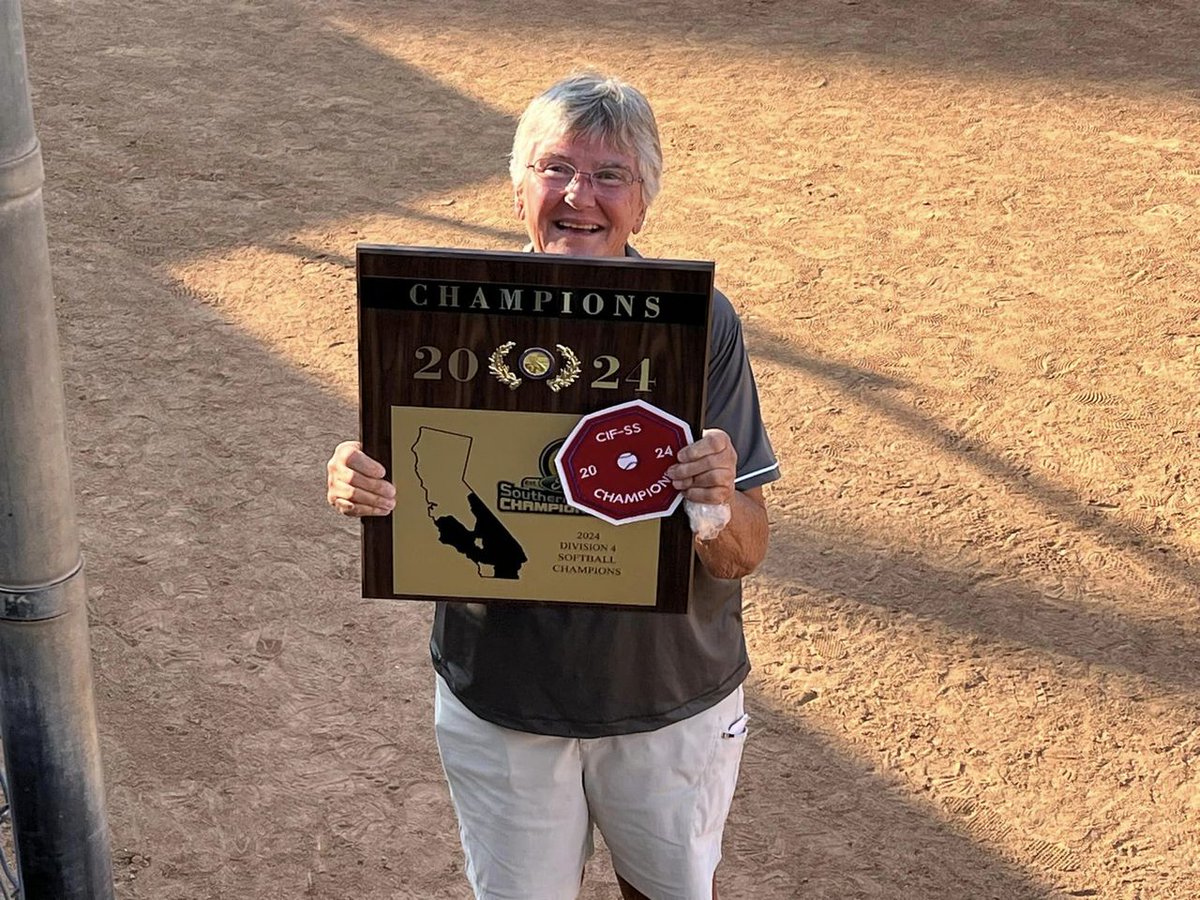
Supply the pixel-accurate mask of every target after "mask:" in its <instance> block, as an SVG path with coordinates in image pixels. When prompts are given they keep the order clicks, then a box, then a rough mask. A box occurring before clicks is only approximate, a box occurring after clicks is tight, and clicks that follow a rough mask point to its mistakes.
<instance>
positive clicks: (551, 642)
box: [430, 291, 779, 738]
mask: <svg viewBox="0 0 1200 900" xmlns="http://www.w3.org/2000/svg"><path fill="white" fill-rule="evenodd" d="M708 366H709V370H708V371H709V375H708V378H709V381H708V406H707V409H706V411H705V413H706V414H705V420H704V423H705V427H707V428H720V429H722V430H723V431H725V432H727V433H728V434H729V435H730V437H731V438H732V439H733V443H734V446H735V447H736V448H737V453H738V472H737V487H738V489H739V490H746V489H748V488H752V487H756V486H758V485H761V484H766V483H767V482H769V481H774V480H775V479H776V478H778V477H779V465H778V463H777V462H776V460H775V454H774V452H773V451H772V450H771V444H770V441H769V440H768V439H767V434H766V431H765V429H764V428H763V423H762V419H761V416H760V413H759V405H758V391H757V389H756V388H755V385H754V375H753V373H752V372H751V370H750V360H749V358H748V357H747V355H746V348H745V345H744V344H743V341H742V326H741V322H740V321H739V320H738V317H737V313H736V312H734V310H733V306H732V305H731V304H730V302H729V300H728V299H727V298H726V297H725V295H724V294H722V293H720V292H719V291H717V292H715V293H714V297H713V323H712V342H711V345H710V356H709V360H708ZM430 650H431V653H432V655H433V665H434V668H435V669H436V670H437V672H438V674H440V675H441V676H442V678H444V679H445V680H446V683H447V684H448V685H449V687H450V690H451V691H453V692H454V695H455V696H456V697H458V699H459V700H461V701H462V703H463V705H464V706H466V707H467V708H468V709H470V710H471V711H472V712H474V713H475V715H477V716H479V717H480V718H481V719H486V720H487V721H489V722H494V723H496V724H497V725H502V726H504V727H506V728H513V729H516V730H518V731H528V732H534V733H536V734H549V735H560V736H563V737H580V738H588V737H603V736H607V735H614V734H632V733H635V732H640V731H652V730H654V729H656V728H661V727H663V726H664V725H670V724H671V723H672V722H678V721H680V720H682V719H686V718H687V717H689V716H692V715H695V714H696V713H698V712H701V711H702V710H704V709H707V708H708V707H710V706H712V705H714V704H715V703H717V702H718V701H720V700H721V699H722V698H724V697H725V696H726V695H727V694H728V693H729V692H730V691H732V690H733V689H734V688H735V687H737V686H738V685H739V684H741V683H742V681H743V680H744V679H745V677H746V675H747V673H748V672H749V671H750V660H749V658H748V657H747V655H746V641H745V638H744V636H743V634H742V583H741V580H740V579H720V578H713V577H712V576H711V575H709V574H708V572H707V571H706V570H705V568H704V566H703V565H702V564H700V562H699V561H697V563H696V568H695V577H694V580H693V585H692V600H691V604H690V607H689V611H688V613H687V614H686V615H673V614H668V613H652V612H622V611H619V610H600V609H587V608H579V607H558V606H506V605H503V604H481V603H444V602H443V603H438V604H437V612H436V614H435V618H434V625H433V637H432V639H431V641H430Z"/></svg>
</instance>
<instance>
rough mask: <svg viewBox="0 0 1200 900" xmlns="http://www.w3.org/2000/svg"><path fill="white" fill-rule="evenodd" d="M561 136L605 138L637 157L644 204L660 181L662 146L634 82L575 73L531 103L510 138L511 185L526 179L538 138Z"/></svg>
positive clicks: (652, 198)
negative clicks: (511, 141) (632, 83)
mask: <svg viewBox="0 0 1200 900" xmlns="http://www.w3.org/2000/svg"><path fill="white" fill-rule="evenodd" d="M560 135H569V136H571V137H576V136H584V137H593V138H599V139H601V140H603V141H604V142H605V143H608V144H610V145H612V146H613V147H614V148H616V149H617V150H620V151H621V152H623V153H629V154H631V155H632V156H633V157H634V158H635V159H636V160H637V161H638V171H639V174H640V175H641V176H642V178H643V179H644V181H643V182H642V199H643V200H644V201H645V203H646V206H647V207H649V206H650V203H651V202H652V201H653V200H654V198H655V196H657V194H658V188H659V185H660V183H661V181H662V167H663V162H662V145H661V144H660V143H659V140H658V124H657V123H656V122H655V121H654V111H653V110H652V109H651V108H650V102H649V101H648V100H647V99H646V98H645V97H644V96H643V95H642V93H641V92H640V91H639V90H638V89H637V88H635V87H634V86H633V85H631V84H628V83H627V82H625V81H622V80H621V79H620V78H617V77H616V76H614V75H602V74H600V73H599V72H576V73H575V74H573V75H568V76H567V77H566V78H564V79H562V80H561V81H558V82H556V83H555V84H553V85H551V86H550V87H549V88H547V90H546V91H545V93H543V94H541V95H540V96H538V97H535V98H534V99H533V100H532V101H530V103H529V106H527V107H526V108H525V112H523V113H522V114H521V121H520V122H518V123H517V133H516V135H515V136H514V137H513V148H512V157H511V158H510V160H509V173H510V174H511V175H512V183H513V187H518V186H520V184H521V180H522V179H523V178H524V177H525V173H526V171H527V170H526V166H528V165H529V163H531V162H533V160H531V159H529V155H530V154H531V153H532V152H533V147H534V145H535V144H537V143H538V141H542V140H545V139H547V138H553V137H557V136H560Z"/></svg>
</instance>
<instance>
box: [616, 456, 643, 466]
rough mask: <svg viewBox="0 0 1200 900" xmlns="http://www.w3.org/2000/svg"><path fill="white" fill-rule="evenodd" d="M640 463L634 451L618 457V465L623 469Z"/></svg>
mask: <svg viewBox="0 0 1200 900" xmlns="http://www.w3.org/2000/svg"><path fill="white" fill-rule="evenodd" d="M637 464H638V458H637V457H636V456H634V455H633V454H632V453H622V454H621V455H620V456H618V457H617V465H618V466H620V467H621V468H622V469H632V468H633V467H634V466H636V465H637Z"/></svg>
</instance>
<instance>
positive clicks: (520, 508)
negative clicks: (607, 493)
mask: <svg viewBox="0 0 1200 900" xmlns="http://www.w3.org/2000/svg"><path fill="white" fill-rule="evenodd" d="M563 440H565V439H564V438H559V439H558V440H556V441H551V442H550V443H549V444H547V445H546V446H545V447H543V448H542V452H541V453H539V454H538V472H539V474H537V475H529V476H527V477H525V478H522V479H521V483H520V484H517V483H515V482H512V481H501V482H499V483H498V484H497V485H496V508H497V509H498V510H499V511H500V512H510V513H549V514H551V515H562V516H585V515H587V513H585V512H583V511H582V510H578V509H575V508H574V507H573V506H569V505H568V504H567V498H566V496H565V495H564V494H563V490H562V482H561V481H559V478H558V470H557V469H555V468H554V458H555V457H556V456H558V451H559V450H560V449H561V448H562V445H563Z"/></svg>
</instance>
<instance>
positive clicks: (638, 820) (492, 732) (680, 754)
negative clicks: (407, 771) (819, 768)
mask: <svg viewBox="0 0 1200 900" xmlns="http://www.w3.org/2000/svg"><path fill="white" fill-rule="evenodd" d="M661 173H662V151H661V148H660V144H659V138H658V128H657V125H656V124H655V121H654V114H653V112H652V111H651V109H650V106H649V104H648V103H647V102H646V99H645V98H644V97H643V96H642V95H641V94H640V93H639V92H638V91H636V90H635V89H634V88H633V87H631V86H630V85H628V84H626V83H624V82H622V81H620V80H619V79H616V78H612V77H605V76H602V75H597V74H593V73H584V74H579V75H573V76H570V77H568V78H566V79H564V80H562V81H560V82H558V83H557V84H555V85H553V86H552V87H551V88H550V89H549V90H547V91H546V92H545V93H544V94H542V95H541V96H540V97H537V98H536V99H535V100H533V102H532V103H530V105H529V107H528V109H526V111H525V113H524V114H523V115H522V117H521V121H520V123H519V124H518V126H517V132H516V138H515V140H514V141H513V151H512V160H511V174H512V183H513V191H514V197H515V203H516V213H517V216H518V218H520V219H521V220H522V221H523V222H524V223H525V228H526V230H527V232H528V234H529V240H530V244H529V247H528V248H527V249H530V250H533V251H535V252H539V253H563V254H570V255H574V256H622V255H627V256H636V255H637V254H636V252H635V251H634V250H633V249H632V248H631V247H630V246H629V238H630V236H631V235H633V234H637V233H638V232H639V231H640V230H641V228H642V224H643V222H644V220H645V217H646V210H647V208H648V207H649V205H650V203H651V202H652V201H653V199H654V197H655V195H656V194H657V192H658V186H659V179H660V176H661ZM705 415H706V423H707V424H708V425H709V426H710V427H708V428H706V429H705V431H704V434H703V436H702V437H701V438H700V440H698V441H696V442H695V443H693V444H691V445H690V446H688V447H685V448H684V449H682V450H681V451H680V452H679V454H678V457H677V462H676V464H675V465H674V466H673V467H672V468H671V469H669V470H668V474H669V475H670V476H671V478H672V479H673V482H674V485H675V487H676V488H678V489H679V490H681V491H682V492H683V493H684V496H685V497H686V498H687V499H688V500H692V501H696V502H699V503H707V504H717V505H724V506H727V507H728V510H729V518H728V524H727V525H726V526H725V527H724V528H723V529H722V530H721V531H720V532H719V533H718V534H717V535H716V536H715V537H713V538H711V539H709V540H706V541H701V540H697V541H696V543H695V547H696V554H697V557H698V558H699V560H700V562H701V566H699V567H697V574H696V576H695V583H694V586H693V592H692V602H691V611H690V612H689V613H688V615H686V616H667V615H661V616H658V615H648V614H646V613H638V612H628V613H627V612H619V611H618V612H614V611H609V610H595V609H580V608H563V607H556V606H549V607H537V608H530V607H524V606H522V607H507V606H504V605H497V604H492V605H488V606H485V607H482V608H481V607H479V606H478V605H467V604H457V603H439V604H438V608H437V612H436V617H435V622H434V630H433V637H432V640H431V642H430V649H431V652H432V656H433V664H434V668H435V670H436V672H437V677H436V679H435V681H436V692H435V706H434V720H435V727H436V731H437V738H438V748H439V750H440V752H441V755H442V762H443V765H444V767H445V770H446V776H447V780H448V781H449V785H450V794H451V797H452V799H453V801H454V806H455V810H456V812H457V814H458V820H459V825H460V833H461V836H462V843H463V850H464V852H465V855H466V861H467V875H468V878H469V879H470V881H471V885H472V887H473V888H474V890H475V895H476V897H479V898H487V900H501V898H511V900H560V898H572V897H575V896H576V895H577V893H578V891H579V885H580V880H581V877H582V872H583V866H584V863H585V862H586V860H587V857H588V855H589V854H590V853H591V849H592V828H593V826H596V827H599V829H600V831H601V833H602V834H603V835H604V838H605V841H606V843H607V844H608V846H609V848H610V850H611V852H612V857H613V865H614V868H615V869H616V874H617V878H618V881H619V883H620V885H621V893H622V896H623V897H625V898H638V897H651V898H654V900H668V898H673V900H698V898H709V897H715V896H716V888H715V879H714V873H715V870H716V867H717V863H718V862H719V861H720V857H721V833H722V830H723V828H724V823H725V817H726V814H727V813H728V810H729V803H730V799H731V797H732V795H733V789H734V784H735V782H736V780H737V771H738V765H739V762H740V759H741V751H742V744H743V741H744V739H745V735H746V719H747V716H746V714H745V711H744V709H743V697H742V688H741V684H742V681H743V680H744V679H745V677H746V674H747V672H748V671H749V661H748V659H747V656H746V647H745V640H744V638H743V634H742V621H741V578H742V577H743V576H745V575H748V574H749V573H750V572H752V571H753V570H754V569H755V568H756V567H757V566H758V564H759V563H760V562H761V561H762V558H763V556H764V554H765V553H766V548H767V533H768V524H767V512H766V506H765V502H764V500H763V496H762V485H763V484H765V483H767V482H769V481H773V480H774V479H775V478H777V477H778V465H777V464H776V461H775V457H774V454H773V453H772V450H771V446H770V443H769V441H768V439H767V436H766V433H765V431H764V429H763V425H762V421H761V419H760V416H759V406H758V396H757V392H756V390H755V386H754V377H753V375H752V373H751V371H750V365H749V361H748V359H747V357H746V351H745V348H744V346H743V344H742V335H741V325H740V323H739V321H738V319H737V315H736V314H735V313H734V311H733V308H732V307H731V306H730V304H729V301H728V300H727V299H726V298H725V297H724V296H723V295H722V294H720V293H719V292H717V294H716V297H715V303H714V316H713V337H712V350H711V356H710V358H709V390H708V406H707V409H706V411H705ZM327 468H328V486H329V491H328V498H329V502H330V504H331V505H332V506H334V507H335V508H336V509H337V510H338V511H340V512H342V513H344V514H345V515H351V516H364V515H387V514H388V513H389V512H390V511H391V510H392V509H393V508H394V506H395V503H396V500H395V489H394V487H393V486H392V484H391V483H390V482H388V481H387V480H386V472H385V470H384V467H383V466H382V465H380V464H379V463H378V462H377V461H375V460H373V459H371V458H369V457H368V456H366V455H365V454H364V453H363V452H362V449H361V446H360V445H359V444H358V443H356V442H352V441H348V442H345V443H343V444H340V445H339V446H338V447H337V449H336V450H335V452H334V454H333V457H332V458H331V459H330V460H329V464H328V467H327Z"/></svg>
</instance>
